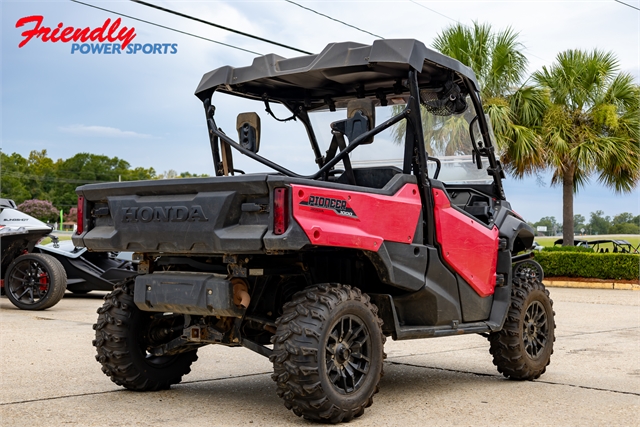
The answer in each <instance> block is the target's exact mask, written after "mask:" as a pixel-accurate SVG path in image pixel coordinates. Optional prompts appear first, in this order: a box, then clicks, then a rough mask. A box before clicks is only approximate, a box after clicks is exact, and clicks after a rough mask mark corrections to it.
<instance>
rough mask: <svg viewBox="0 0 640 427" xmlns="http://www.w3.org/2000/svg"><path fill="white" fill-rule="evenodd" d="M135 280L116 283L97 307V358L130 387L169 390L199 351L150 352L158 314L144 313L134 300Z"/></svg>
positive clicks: (105, 369) (113, 377) (104, 368)
mask: <svg viewBox="0 0 640 427" xmlns="http://www.w3.org/2000/svg"><path fill="white" fill-rule="evenodd" d="M133 285H134V282H133V280H131V281H126V282H124V283H123V284H118V285H116V286H115V289H114V290H113V292H111V293H109V294H107V296H106V297H105V298H104V299H105V303H104V305H103V306H102V307H100V308H99V309H98V321H97V323H96V324H95V325H93V329H95V331H96V339H95V340H93V345H94V346H95V347H96V349H97V353H98V354H97V355H96V360H97V361H98V362H100V364H101V365H102V372H104V373H105V375H107V376H108V377H110V378H111V381H113V382H114V383H116V384H118V385H121V386H123V387H125V388H127V389H129V390H135V391H156V390H166V389H168V388H169V387H170V386H171V385H172V384H177V383H179V382H180V381H181V380H182V376H183V375H186V374H188V373H189V372H190V371H191V364H192V363H193V362H194V361H196V360H197V359H198V356H197V354H196V351H192V352H188V353H181V354H177V355H173V356H152V355H150V354H149V353H147V350H146V349H147V342H148V334H149V329H150V324H151V322H152V319H153V318H154V315H156V314H157V313H150V312H144V311H142V310H140V309H138V307H137V306H136V305H135V303H134V302H133V287H134V286H133Z"/></svg>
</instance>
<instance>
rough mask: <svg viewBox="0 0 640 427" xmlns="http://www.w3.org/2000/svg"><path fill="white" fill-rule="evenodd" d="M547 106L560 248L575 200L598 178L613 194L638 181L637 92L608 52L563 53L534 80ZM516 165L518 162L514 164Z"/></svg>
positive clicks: (545, 133)
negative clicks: (545, 93) (558, 205)
mask: <svg viewBox="0 0 640 427" xmlns="http://www.w3.org/2000/svg"><path fill="white" fill-rule="evenodd" d="M533 79H534V81H535V82H536V83H537V84H538V85H539V88H540V89H542V90H546V91H548V94H549V99H550V104H549V105H548V108H547V109H546V111H545V112H544V114H543V116H542V124H541V126H540V128H539V135H540V140H539V143H540V146H539V147H533V146H532V149H533V150H537V151H539V152H541V153H543V157H544V159H543V160H544V164H545V166H546V167H547V168H550V169H551V170H552V171H553V177H552V184H561V185H562V203H563V208H562V217H563V218H562V219H563V244H564V245H573V196H574V194H575V193H576V192H577V191H578V190H579V189H580V187H583V186H584V185H586V184H587V183H588V182H589V177H590V176H591V175H593V174H597V176H598V178H597V179H598V181H600V182H601V183H602V184H604V185H605V186H607V187H609V188H611V189H613V190H614V191H615V192H616V193H623V192H630V191H632V190H633V189H634V188H635V187H636V186H637V184H638V181H639V179H640V87H639V86H638V85H636V84H634V82H633V77H632V76H631V75H629V74H627V73H618V61H617V59H616V57H615V55H614V54H613V53H611V52H602V51H599V50H597V49H596V50H593V51H591V52H585V51H581V50H567V51H565V52H562V53H559V54H558V56H557V57H556V62H555V63H554V64H553V65H552V66H551V67H549V68H547V67H542V70H541V71H538V72H536V73H534V74H533ZM512 162H513V163H515V164H520V163H522V160H521V159H517V158H513V159H512Z"/></svg>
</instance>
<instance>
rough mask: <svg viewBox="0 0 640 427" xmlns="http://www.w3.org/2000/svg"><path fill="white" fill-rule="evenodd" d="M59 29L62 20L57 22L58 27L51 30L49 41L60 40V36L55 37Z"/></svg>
mask: <svg viewBox="0 0 640 427" xmlns="http://www.w3.org/2000/svg"><path fill="white" fill-rule="evenodd" d="M61 29H62V22H61V23H59V24H58V28H55V29H54V30H53V31H52V32H51V41H52V42H53V43H56V42H57V41H58V40H60V37H57V35H58V33H59V32H60V30H61Z"/></svg>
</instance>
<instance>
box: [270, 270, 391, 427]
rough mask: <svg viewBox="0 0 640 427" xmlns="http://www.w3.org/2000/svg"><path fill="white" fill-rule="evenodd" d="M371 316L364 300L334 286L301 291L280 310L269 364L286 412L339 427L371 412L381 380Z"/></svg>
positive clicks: (377, 323)
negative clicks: (271, 364) (367, 409)
mask: <svg viewBox="0 0 640 427" xmlns="http://www.w3.org/2000/svg"><path fill="white" fill-rule="evenodd" d="M377 313H378V308H377V307H376V306H375V305H373V304H371V302H370V300H369V296H368V295H366V294H363V293H362V292H361V291H360V290H359V289H357V288H352V287H350V286H348V285H340V284H337V283H331V284H321V285H317V286H313V287H310V288H307V289H305V290H304V291H301V292H298V293H296V294H295V295H294V296H293V299H292V300H291V301H290V302H288V303H286V304H285V305H284V312H283V314H282V316H281V317H280V318H278V320H277V321H276V325H277V331H276V335H275V336H274V337H273V338H272V342H273V343H274V348H273V354H272V356H271V357H270V358H269V359H270V360H271V362H272V363H273V369H274V373H273V375H272V376H271V378H272V379H273V380H274V381H275V382H276V383H277V384H278V388H277V394H278V396H280V397H281V398H282V399H283V400H284V405H285V406H286V407H287V409H291V410H292V411H293V412H294V413H295V414H296V415H298V416H303V417H304V418H306V419H308V420H313V421H321V422H328V423H339V422H342V421H344V422H347V421H350V420H351V419H352V418H354V417H358V416H360V415H362V414H363V413H364V409H365V408H366V407H368V406H371V404H372V403H373V395H374V394H375V393H376V392H377V391H378V383H379V382H380V378H381V377H382V375H383V371H382V361H383V358H384V352H383V347H384V343H385V337H384V335H383V334H382V329H381V326H382V320H380V319H379V318H378V315H377Z"/></svg>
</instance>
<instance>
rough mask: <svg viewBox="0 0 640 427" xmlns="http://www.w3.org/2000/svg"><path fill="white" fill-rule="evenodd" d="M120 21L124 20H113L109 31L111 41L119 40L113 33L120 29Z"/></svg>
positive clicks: (108, 38) (108, 36)
mask: <svg viewBox="0 0 640 427" xmlns="http://www.w3.org/2000/svg"><path fill="white" fill-rule="evenodd" d="M120 22H122V20H121V19H120V18H118V19H116V20H115V21H113V24H111V27H109V33H108V34H107V40H109V41H110V42H111V43H113V42H114V41H116V40H118V39H117V38H115V37H113V33H115V32H116V30H117V29H118V27H119V26H120Z"/></svg>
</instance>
